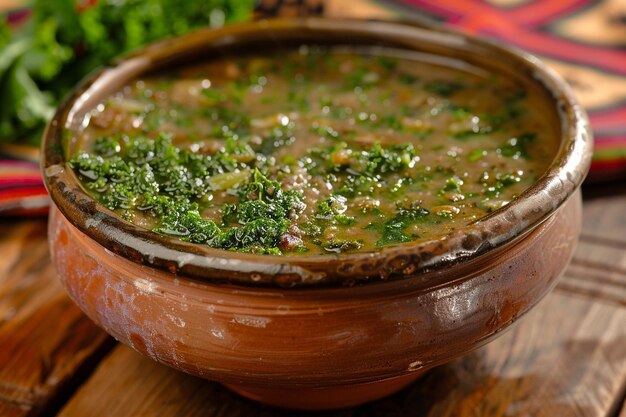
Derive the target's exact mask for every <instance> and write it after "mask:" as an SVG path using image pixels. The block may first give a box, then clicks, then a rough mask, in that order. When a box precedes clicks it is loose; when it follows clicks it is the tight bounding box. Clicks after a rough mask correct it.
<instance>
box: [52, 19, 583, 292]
mask: <svg viewBox="0 0 626 417" xmlns="http://www.w3.org/2000/svg"><path fill="white" fill-rule="evenodd" d="M316 31H317V32H319V33H324V34H326V35H325V36H328V37H329V38H332V39H338V37H339V35H340V34H346V33H348V34H354V35H361V36H366V37H367V36H369V37H376V38H377V39H378V38H379V37H380V39H381V40H385V41H401V40H403V39H404V40H405V41H407V42H408V41H417V40H420V39H422V40H424V39H425V40H427V41H429V42H431V43H432V44H434V45H438V46H444V47H448V48H457V49H458V50H460V51H465V52H472V53H479V52H480V53H482V54H493V56H495V57H499V58H501V59H505V60H506V62H507V64H506V65H508V66H513V65H516V66H517V67H516V71H521V72H523V73H524V74H525V76H526V77H527V78H528V77H532V79H534V80H533V82H535V83H536V84H538V85H540V86H541V87H542V88H543V89H544V91H547V92H548V93H549V94H550V96H551V97H552V99H553V102H554V104H555V105H556V112H557V114H558V117H559V118H560V122H561V141H560V147H559V150H558V151H557V154H556V155H555V158H554V160H553V162H552V163H551V165H550V166H549V168H548V169H547V171H546V172H545V173H544V174H543V175H542V176H541V177H540V178H539V180H538V181H537V182H535V183H534V184H533V185H532V186H531V187H530V188H528V189H526V190H525V191H524V192H523V193H521V194H520V196H519V197H518V198H516V199H515V200H513V201H512V202H510V203H509V204H507V205H506V206H504V207H503V208H501V209H499V210H496V211H494V212H493V213H491V214H490V215H488V216H485V217H483V218H481V219H479V220H478V221H476V222H475V223H473V224H471V225H469V226H467V227H463V228H460V229H458V230H457V231H456V232H453V233H452V234H449V235H447V236H446V237H445V239H438V240H429V241H422V242H408V243H403V244H399V245H393V246H388V247H384V248H380V249H378V250H376V251H360V252H354V253H345V254H324V255H288V256H270V255H255V254H246V253H240V252H231V251H225V250H222V249H213V248H209V247H206V246H202V245H198V244H191V243H187V242H183V241H180V240H178V239H175V238H171V237H167V236H162V235H159V234H157V233H155V232H152V231H150V230H147V229H144V228H142V227H140V226H136V225H134V224H132V223H130V222H127V221H125V220H123V219H122V218H121V217H118V216H117V215H116V214H114V213H113V212H111V211H109V210H108V209H106V208H105V207H103V206H101V205H100V204H99V203H97V202H96V201H95V200H94V199H93V198H92V197H91V196H89V194H87V193H86V192H85V190H84V188H83V187H82V186H81V184H80V182H79V180H78V178H77V177H76V175H74V174H73V172H72V170H71V168H69V167H68V166H67V158H66V155H65V146H64V142H65V140H67V137H68V126H69V125H70V124H71V123H76V121H75V119H76V117H77V115H79V114H81V112H82V113H83V114H84V112H85V107H89V105H88V103H89V102H90V100H93V99H94V97H97V96H98V94H97V93H98V91H101V90H102V89H104V88H106V87H105V86H106V85H107V83H110V82H111V81H112V80H113V79H115V77H123V76H124V74H128V73H132V72H133V71H135V73H133V75H132V76H127V77H126V78H125V82H127V81H129V80H132V79H134V78H136V77H137V75H138V74H141V73H145V72H148V71H150V70H151V69H152V70H154V69H155V68H160V67H163V66H165V65H167V64H168V63H169V64H171V63H172V62H175V61H176V60H177V59H178V57H180V56H182V55H184V54H185V53H187V54H191V53H192V52H193V51H194V50H196V51H197V50H199V48H200V47H204V46H206V44H207V43H209V42H212V43H211V46H214V45H216V44H219V43H220V42H221V43H226V44H228V43H229V42H244V43H245V42H246V40H245V36H250V35H252V34H265V35H266V36H267V35H268V34H272V35H277V34H283V35H284V34H288V33H292V34H293V33H304V34H306V33H308V32H316ZM301 36H305V35H301ZM238 37H240V38H241V39H244V40H243V41H241V39H239V38H238ZM248 42H250V40H249V39H248ZM302 43H314V42H311V41H308V42H307V41H304V40H303V41H302ZM343 43H344V44H346V43H348V44H350V43H352V41H351V42H345V41H344V42H343ZM406 47H407V48H408V47H409V46H406ZM194 48H195V49H194ZM455 50H456V49H455ZM529 79H530V78H529ZM101 95H102V94H101ZM107 95H108V94H105V95H103V97H106V96H107ZM91 108H93V107H91ZM591 154H592V136H591V132H590V130H589V123H588V120H587V116H586V113H585V111H584V110H583V108H582V107H581V106H580V105H579V104H578V102H577V101H576V99H575V98H574V96H573V93H572V91H571V90H570V88H569V86H568V85H567V84H566V83H565V81H563V79H562V78H561V77H560V76H559V75H558V74H556V73H555V72H554V71H553V70H551V69H550V68H548V67H547V66H546V65H545V64H543V63H542V62H541V61H540V60H539V59H538V58H536V57H535V56H533V55H531V54H529V53H527V52H524V51H521V50H519V49H516V48H513V47H510V46H506V45H502V44H500V43H498V42H495V41H489V40H485V39H480V38H477V37H473V36H470V35H466V34H463V33H460V32H458V31H455V30H450V29H445V28H439V27H437V28H435V27H425V26H421V25H418V24H415V23H406V22H391V21H364V20H360V19H334V18H333V19H330V18H297V19H274V20H260V21H254V22H248V23H242V24H236V25H229V26H226V27H224V28H220V29H206V30H200V31H198V32H194V33H191V34H189V35H185V36H182V37H179V38H174V39H170V40H167V41H164V42H159V43H156V44H152V45H150V46H148V47H146V48H144V49H141V50H140V51H137V52H135V53H132V54H131V55H128V56H126V57H124V58H123V59H121V60H118V61H117V62H116V63H114V64H113V65H112V66H108V67H105V68H102V69H100V70H98V71H96V72H95V73H94V74H92V75H90V76H88V77H87V78H86V79H85V80H83V81H82V82H81V83H80V84H79V85H78V86H77V87H76V88H75V89H74V90H73V91H72V93H71V94H70V95H69V96H68V97H67V98H66V99H65V101H64V102H63V103H62V104H61V105H60V106H59V107H58V108H57V111H56V113H55V115H54V117H53V119H52V120H51V122H50V123H49V124H48V126H47V128H46V131H45V133H44V136H43V141H42V163H41V164H42V171H43V176H44V182H45V185H46V188H47V189H48V192H49V194H50V196H51V199H52V202H53V204H54V205H55V206H56V207H57V208H58V209H59V210H60V211H61V213H62V214H63V216H64V217H66V218H67V219H68V220H69V222H70V223H71V224H72V225H73V226H74V227H76V228H78V229H79V230H80V231H81V232H82V233H84V234H85V235H87V236H88V237H90V238H92V239H94V240H95V241H97V242H98V243H99V244H100V245H102V246H104V247H105V248H107V249H109V250H110V251H112V252H113V253H115V254H117V255H120V256H122V257H125V258H127V259H129V260H131V261H134V262H136V263H140V264H145V265H148V266H151V267H155V268H158V269H161V270H165V271H169V272H172V273H175V274H178V275H183V276H189V277H193V278H199V279H202V280H205V281H209V282H215V283H229V284H245V285H253V286H269V287H281V288H282V287H301V286H345V285H346V284H353V283H355V282H360V281H367V282H370V281H379V280H381V279H382V280H385V279H388V278H404V279H410V278H411V277H415V276H419V275H423V274H424V273H428V272H433V271H440V270H443V269H445V268H447V267H450V266H453V265H457V264H460V263H465V262H467V261H470V260H475V259H477V258H480V257H482V256H483V255H485V254H487V253H488V252H492V251H495V250H500V249H503V248H504V247H505V246H506V245H508V244H510V243H512V242H513V241H515V240H517V239H519V238H521V237H522V236H524V235H526V234H527V233H528V232H530V231H531V230H533V229H534V228H536V227H537V226H538V225H539V224H541V223H542V222H543V221H545V220H546V219H547V218H549V217H550V216H551V215H552V214H553V213H554V212H555V211H556V210H558V209H559V208H560V207H561V206H562V205H563V203H564V202H565V201H567V199H568V198H569V197H570V196H571V195H572V194H573V193H574V191H575V190H576V189H577V188H578V187H579V186H580V184H581V183H582V181H583V180H584V178H585V176H586V174H587V171H588V169H589V164H590V161H591Z"/></svg>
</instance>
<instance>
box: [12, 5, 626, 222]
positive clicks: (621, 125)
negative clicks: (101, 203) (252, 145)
mask: <svg viewBox="0 0 626 417" xmlns="http://www.w3.org/2000/svg"><path fill="white" fill-rule="evenodd" d="M16 3H19V1H18V0H15V1H13V2H12V5H15V4H16ZM0 6H2V2H1V1H0ZM259 10H261V11H262V12H263V14H270V15H272V14H287V15H298V14H300V15H302V14H324V15H328V16H358V17H370V18H371V17H383V18H392V19H393V18H404V19H407V18H408V19H411V18H414V19H420V20H422V21H424V20H425V19H426V20H428V21H432V22H438V23H439V24H447V25H451V26H454V27H457V28H460V29H461V30H463V31H466V32H470V33H474V34H479V35H481V36H487V37H491V38H495V39H498V40H501V41H502V42H505V43H507V44H512V45H516V46H518V47H521V48H523V49H525V50H527V51H530V52H532V53H534V54H536V55H538V56H540V57H541V58H542V59H544V60H545V61H546V62H547V63H548V64H549V65H551V66H552V67H553V68H554V69H556V70H557V71H558V72H559V73H560V74H561V75H563V76H564V77H565V78H566V79H567V81H569V83H570V84H571V85H572V86H573V88H574V90H575V93H576V95H577V97H578V98H579V100H580V101H581V103H583V105H584V106H585V107H586V109H587V111H588V112H589V117H590V119H591V122H592V125H593V129H594V134H595V138H596V142H595V144H596V145H595V154H594V159H593V163H592V169H591V174H590V180H606V179H615V178H623V177H625V176H626V1H625V0H445V1H444V0H351V1H349V2H348V1H345V0H326V1H322V0H271V1H263V0H260V1H259ZM24 13H25V12H24V9H22V10H18V11H17V12H14V13H13V15H12V17H13V19H16V18H17V19H21V18H23V16H24ZM47 204H48V199H47V195H46V192H45V189H44V187H43V185H42V181H41V177H40V174H39V167H38V163H37V152H36V150H34V149H32V148H28V147H15V146H11V147H6V146H0V215H26V214H30V215H38V214H44V213H46V211H47Z"/></svg>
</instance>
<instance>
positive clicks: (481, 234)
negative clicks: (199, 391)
mask: <svg viewBox="0 0 626 417" xmlns="http://www.w3.org/2000/svg"><path fill="white" fill-rule="evenodd" d="M306 43H325V44H329V43H330V44H332V43H342V44H351V45H362V44H367V45H371V44H376V45H387V46H393V47H395V48H403V49H407V50H410V51H418V52H421V53H423V54H425V55H424V56H428V57H430V58H433V57H434V58H433V59H437V60H439V61H440V62H444V63H450V64H451V65H458V64H459V63H465V64H470V65H475V66H479V67H487V68H488V69H489V70H492V71H498V72H502V73H504V74H506V75H507V76H511V77H518V78H521V79H525V80H527V81H528V82H530V83H532V84H534V85H536V86H538V88H540V89H541V91H543V92H544V93H545V96H546V100H548V102H549V103H550V106H549V107H550V108H551V109H552V111H551V112H548V113H547V114H545V117H548V118H550V119H551V120H553V122H554V123H555V125H556V126H558V127H557V130H559V131H560V141H561V142H560V148H559V150H558V152H557V154H556V155H554V161H553V162H552V164H551V166H550V167H549V169H548V170H547V171H546V173H545V174H544V175H543V176H542V177H541V178H540V179H539V180H538V182H537V183H535V184H534V185H533V186H532V187H531V188H530V189H528V190H527V191H526V192H524V193H523V194H522V195H521V196H520V197H519V198H518V199H516V200H514V201H513V202H512V203H510V204H509V205H507V206H505V207H504V208H502V209H500V210H498V211H496V212H494V213H492V214H491V215H489V216H488V217H486V218H484V219H482V220H480V221H478V222H476V223H474V224H472V225H471V226H468V227H467V228H465V229H463V230H461V231H460V232H458V233H455V234H453V235H450V236H448V237H447V239H445V240H439V241H433V242H425V243H419V244H402V245H398V246H393V247H388V248H385V249H382V250H379V251H376V252H364V253H355V254H343V255H325V256H304V255H300V256H291V257H273V256H263V255H250V254H239V253H231V252H225V251H220V250H215V249H210V248H206V247H201V246H199V245H193V244H188V243H184V242H181V241H176V240H173V239H169V238H165V237H162V236H159V235H157V234H155V233H153V232H151V231H148V230H145V229H141V228H140V227H137V226H134V225H132V224H130V223H128V222H125V221H124V220H122V219H121V218H119V217H117V216H116V215H115V214H114V213H112V212H110V211H108V210H106V209H105V208H104V207H102V206H100V205H99V204H98V203H96V202H95V201H94V200H93V199H92V198H91V197H90V196H89V195H88V194H87V193H86V192H85V190H84V189H83V188H82V187H81V185H80V183H79V182H78V180H77V178H76V176H75V175H74V174H73V172H72V171H71V170H70V169H69V168H68V166H67V163H66V161H67V158H68V156H69V155H71V154H72V153H73V151H74V149H73V146H74V134H73V133H72V132H73V131H74V130H76V129H78V128H79V127H80V126H81V123H83V120H84V115H85V113H86V112H88V111H89V110H91V109H92V108H93V107H94V106H95V105H96V104H97V103H98V102H99V101H100V100H102V99H103V98H105V97H106V96H107V95H109V94H110V93H111V92H113V91H115V90H116V89H118V88H119V87H120V86H122V85H124V84H125V83H126V82H128V81H129V80H132V79H133V78H135V77H137V76H139V75H141V74H144V73H147V72H150V71H155V70H161V69H164V68H167V67H169V66H172V65H184V64H185V63H187V62H191V61H193V60H196V59H211V57H213V56H219V54H220V53H222V52H223V51H225V50H228V51H229V52H232V51H235V52H236V51H240V50H241V51H245V50H249V49H262V48H273V47H275V46H276V45H293V46H295V45H299V44H306ZM591 147H592V139H591V134H590V132H589V126H588V122H587V119H586V116H585V114H584V111H583V110H582V109H581V108H580V106H579V105H578V104H577V103H576V102H575V100H574V99H573V97H572V94H571V92H570V90H569V89H568V88H567V86H566V85H565V84H564V83H563V81H562V80H561V79H560V78H559V77H558V76H557V75H555V74H554V73H553V72H552V71H550V70H549V69H547V68H546V67H545V66H544V65H543V64H542V63H541V62H539V61H538V60H537V59H536V58H534V57H532V56H530V55H527V54H525V53H523V52H520V51H516V50H511V49H509V48H506V47H503V46H499V45H497V44H493V43H490V42H486V41H481V40H478V39H474V38H471V37H468V36H465V35H462V34H458V33H453V32H448V31H445V30H442V29H432V28H431V29H425V28H420V27H415V26H409V25H405V24H400V23H388V22H387V23H386V22H367V23H365V22H363V21H352V20H325V19H303V20H276V21H260V22H255V23H248V24H243V25H238V26H230V27H227V28H224V29H220V30H214V31H202V32H199V33H195V34H192V35H189V36H186V37H183V38H179V39H176V40H173V41H169V42H165V43H161V44H158V45H155V46H152V47H149V48H147V49H145V50H143V51H141V52H139V53H137V54H135V55H133V56H130V57H127V58H126V59H124V60H122V61H120V62H119V63H118V64H116V65H115V66H112V67H110V68H105V69H103V70H101V71H99V72H98V73H96V74H94V75H93V76H91V77H90V78H88V79H87V80H86V81H84V82H83V83H82V84H81V85H80V86H79V87H78V88H77V89H76V90H75V91H74V93H73V94H72V95H71V96H70V97H69V98H68V99H67V100H66V101H65V103H64V104H63V105H61V106H60V108H59V109H58V111H57V113H56V116H55V117H54V120H53V121H52V122H51V123H50V125H49V126H48V129H47V131H46V133H45V138H44V143H43V155H44V159H43V172H44V175H45V181H46V185H47V187H48V190H49V192H50V195H51V197H52V201H53V208H52V211H51V216H50V225H49V239H50V247H51V251H52V257H53V261H54V264H55V266H56V268H57V271H58V275H59V278H60V280H61V281H62V283H63V285H64V286H65V288H66V289H67V291H68V293H69V294H70V296H71V297H72V299H73V300H74V301H75V302H76V304H78V306H79V307H80V308H81V309H82V310H83V311H84V312H85V313H86V314H87V315H88V316H89V317H90V318H91V319H92V320H93V321H95V322H96V323H97V324H98V325H99V326H101V327H102V328H103V329H105V330H106V331H107V332H108V333H110V334H111V335H113V336H114V337H115V338H116V339H118V340H119V341H121V342H123V343H125V344H127V345H129V346H131V347H133V348H134V349H135V350H137V351H139V352H141V353H143V354H145V355H148V356H149V357H151V358H153V359H154V360H157V361H159V362H161V363H163V364H166V365H169V366H172V367H174V368H176V369H180V370H182V371H184V372H188V373H190V374H193V375H197V376H201V377H204V378H208V379H212V380H215V381H219V382H221V383H223V384H225V385H226V386H228V387H230V388H232V389H233V390H235V391H237V392H239V393H241V394H242V395H244V396H246V397H249V398H253V399H256V400H259V401H263V402H266V403H269V404H273V405H277V406H282V407H292V408H302V409H326V408H338V407H346V406H351V405H355V404H359V403H362V402H365V401H370V400H373V399H376V398H380V397H382V396H385V395H387V394H390V393H392V392H394V391H396V390H398V389H400V388H402V387H403V386H406V385H407V384H409V383H411V382H412V381H414V380H415V379H416V378H418V377H419V376H420V375H422V374H423V373H424V372H425V371H427V370H428V369H430V368H432V367H434V366H437V365H439V364H442V363H445V362H447V361H450V360H452V359H455V358H457V357H459V356H461V355H464V354H466V353H467V352H469V351H471V350H473V349H476V348H477V347H479V346H481V345H483V344H485V343H487V342H489V341H490V340H492V339H493V338H495V337H496V336H497V335H499V334H500V332H501V331H502V330H504V329H506V328H507V327H508V326H510V325H511V324H512V323H513V322H515V321H516V320H517V319H519V318H520V317H521V316H522V315H524V314H525V313H526V312H528V311H529V310H530V309H531V308H532V307H533V306H534V305H535V304H536V303H537V302H538V301H539V300H540V299H541V298H542V297H544V296H545V295H546V294H547V293H548V292H549V291H550V289H551V288H552V287H553V286H554V285H555V282H556V280H557V278H558V277H559V275H560V274H561V273H562V272H563V270H564V269H565V267H566V265H567V264H568V262H569V260H570V257H571V255H572V252H573V250H574V246H575V243H576V240H577V237H578V234H579V229H580V222H581V215H580V211H581V200H580V193H579V192H578V188H579V186H580V183H581V182H582V180H583V178H584V177H585V175H586V173H587V170H588V166H589V162H590V156H591Z"/></svg>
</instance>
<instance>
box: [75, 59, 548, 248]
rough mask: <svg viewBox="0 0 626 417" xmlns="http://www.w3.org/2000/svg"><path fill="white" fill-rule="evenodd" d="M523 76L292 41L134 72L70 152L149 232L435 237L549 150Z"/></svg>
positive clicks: (493, 201)
mask: <svg viewBox="0 0 626 417" xmlns="http://www.w3.org/2000/svg"><path fill="white" fill-rule="evenodd" d="M548 115H550V116H552V115H551V113H550V109H549V106H548V104H547V102H546V100H545V98H544V97H542V96H541V95H540V94H539V92H538V91H534V90H533V89H532V88H530V86H527V85H524V84H522V83H521V82H519V81H515V80H511V79H505V78H504V77H502V76H499V75H497V74H489V73H485V72H482V71H476V73H474V72H469V71H462V70H459V69H456V68H448V67H443V66H438V65H435V64H431V63H425V62H421V61H418V60H414V59H410V57H409V58H408V57H404V56H399V55H398V54H397V51H394V50H387V49H381V50H376V51H373V50H356V49H346V48H333V49H327V48H322V47H301V48H300V49H299V50H297V51H282V52H280V53H276V54H274V55H271V54H269V55H268V54H266V55H249V56H241V57H223V58H222V59H219V60H215V61H211V62H208V63H204V64H201V65H195V66H192V67H186V68H184V69H179V70H173V71H170V72H168V73H164V74H157V75H154V76H148V77H145V78H141V79H138V80H135V81H134V82H133V83H132V84H130V85H128V86H126V87H125V88H123V89H122V90H121V91H119V92H118V93H117V94H115V95H113V96H111V97H110V98H108V99H107V100H106V101H104V102H103V103H101V104H100V105H99V106H98V107H97V108H96V109H94V110H93V111H92V112H91V113H90V115H89V121H88V124H87V126H86V127H85V129H84V130H83V131H81V132H78V144H79V146H78V148H79V152H77V153H76V154H75V155H74V156H73V158H72V160H71V162H70V164H71V166H72V167H73V168H74V169H75V171H76V172H77V174H78V176H79V177H80V179H81V181H82V182H83V184H84V185H85V186H86V188H87V189H88V190H90V192H91V193H92V194H93V195H94V197H95V198H97V199H98V200H99V201H100V202H101V203H102V204H104V205H105V206H107V207H108V208H109V209H111V210H114V211H116V212H117V213H118V214H119V215H121V216H122V217H124V218H125V219H127V220H129V221H131V222H133V223H136V224H138V225H140V226H142V227H145V228H148V229H152V230H154V231H156V232H158V233H161V234H165V235H170V236H174V237H178V238H180V239H183V240H187V241H190V242H194V243H199V244H205V245H209V246H212V247H216V248H222V249H227V250H237V251H246V252H254V253H265V254H274V255H281V254H284V255H288V254H294V253H307V254H319V253H341V252H350V251H363V250H375V249H376V248H379V247H382V246H387V245H393V244H398V243H404V242H410V241H419V240H430V239H437V238H443V237H444V236H445V235H447V234H449V233H450V232H451V231H453V230H455V229H458V228H462V227H463V226H466V225H467V224H469V223H471V222H474V221H476V220H478V219H479V218H481V217H483V216H485V215H487V214H488V213H490V212H491V211H493V210H496V209H498V208H500V207H502V206H504V205H505V204H507V203H508V202H509V201H511V200H512V199H514V198H515V197H516V196H517V195H519V194H520V193H521V192H522V191H523V190H524V189H526V188H528V187H529V186H530V185H532V184H533V183H534V182H535V181H536V180H537V179H538V177H539V176H540V175H541V174H542V173H543V172H544V171H545V170H546V168H547V167H548V165H549V163H550V162H551V160H552V158H553V156H554V154H555V152H556V147H557V138H558V130H557V128H556V127H555V126H553V125H552V123H551V122H550V121H551V120H553V117H548Z"/></svg>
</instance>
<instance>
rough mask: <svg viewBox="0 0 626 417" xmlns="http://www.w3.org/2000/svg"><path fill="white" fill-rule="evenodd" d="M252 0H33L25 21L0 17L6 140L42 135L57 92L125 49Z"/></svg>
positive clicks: (242, 10)
mask: <svg viewBox="0 0 626 417" xmlns="http://www.w3.org/2000/svg"><path fill="white" fill-rule="evenodd" d="M253 5H254V0H186V1H179V0H99V1H98V0H55V1H50V0H35V1H34V3H33V5H32V16H31V18H30V20H29V21H28V22H27V24H26V25H25V26H24V27H22V28H20V29H19V30H17V31H16V32H15V33H13V34H12V35H11V34H10V32H9V30H8V28H7V25H6V23H5V22H4V21H0V143H2V142H14V141H23V142H27V143H31V144H36V143H38V142H39V138H40V134H41V131H42V129H43V127H44V126H45V123H46V122H47V121H48V120H49V119H50V117H51V116H52V114H53V112H54V108H55V106H56V104H57V103H58V102H59V100H60V99H61V98H62V97H63V96H64V95H65V94H66V93H67V92H68V91H69V90H70V89H71V88H72V87H73V86H74V85H75V84H76V83H77V82H78V81H80V80H81V79H82V78H83V77H84V76H86V75H87V74H89V73H90V72H91V71H93V70H94V69H96V68H98V67H100V66H102V65H105V64H107V63H109V62H110V61H111V60H112V59H113V58H114V57H116V56H118V55H119V54H122V53H125V52H128V51H131V50H133V49H136V48H139V47H141V46H144V45H146V44H148V43H150V42H154V41H157V40H159V39H163V38H166V37H170V36H177V35H181V34H184V33H187V32H190V31H192V30H194V29H197V28H200V27H220V26H222V25H223V24H225V23H229V22H235V21H242V20H246V19H247V18H249V16H250V15H251V12H252V8H253Z"/></svg>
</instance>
